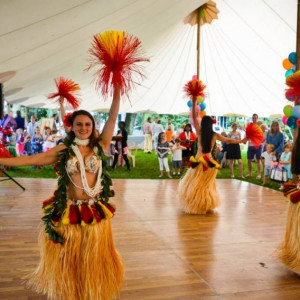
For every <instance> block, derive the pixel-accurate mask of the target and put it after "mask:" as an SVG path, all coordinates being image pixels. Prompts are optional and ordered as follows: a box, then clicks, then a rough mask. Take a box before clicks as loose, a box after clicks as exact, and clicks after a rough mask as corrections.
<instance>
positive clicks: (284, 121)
mask: <svg viewBox="0 0 300 300" xmlns="http://www.w3.org/2000/svg"><path fill="white" fill-rule="evenodd" d="M287 119H288V117H287V116H283V117H282V123H283V124H284V125H287V123H286V121H287Z"/></svg>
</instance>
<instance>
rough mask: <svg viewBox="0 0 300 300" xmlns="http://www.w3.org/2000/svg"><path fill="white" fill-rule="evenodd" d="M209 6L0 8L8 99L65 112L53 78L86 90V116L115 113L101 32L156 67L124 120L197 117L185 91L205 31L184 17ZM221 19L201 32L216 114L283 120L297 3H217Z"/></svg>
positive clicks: (1, 70)
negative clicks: (97, 64) (93, 58)
mask: <svg viewBox="0 0 300 300" xmlns="http://www.w3.org/2000/svg"><path fill="white" fill-rule="evenodd" d="M205 2H206V1H205V0H189V1H185V0H176V1H174V0H164V1H160V0H148V1H144V0H112V1H105V0H98V1H83V0H59V1H50V2H49V1H46V0H31V1H18V0H9V1H8V0H5V1H1V2H0V25H1V26H0V44H1V47H0V82H3V83H4V88H5V100H7V101H8V102H9V103H15V104H22V105H25V106H36V105H37V104H39V105H40V106H41V107H50V108H54V107H57V104H56V103H55V102H53V101H50V100H47V98H46V96H47V95H48V94H49V93H51V92H54V91H55V89H56V88H55V84H54V81H53V79H54V78H57V77H60V76H64V77H67V78H71V79H72V80H74V81H75V82H77V83H79V84H80V86H81V89H82V93H81V94H82V98H83V102H82V105H81V108H82V109H87V110H97V111H101V110H103V111H107V109H108V107H109V106H110V100H107V101H106V102H105V101H104V100H103V98H102V97H101V96H100V95H99V94H97V93H96V91H95V85H94V77H93V71H89V72H87V71H84V69H86V67H87V65H88V48H89V47H90V45H91V41H92V37H93V35H94V34H97V33H100V32H103V31H105V30H112V29H115V30H126V31H128V32H130V33H132V34H134V35H136V36H138V37H139V38H140V39H141V41H142V44H143V48H144V51H145V53H146V55H147V56H148V57H150V60H151V62H150V63H148V64H146V65H145V67H146V75H147V79H146V80H145V81H143V82H142V83H141V85H140V86H137V88H136V89H135V90H133V91H132V93H131V94H130V99H129V100H128V99H127V98H126V97H124V99H123V100H122V105H121V111H122V112H138V111H155V112H157V113H170V114H181V113H186V112H187V111H188V107H187V105H186V102H187V100H188V99H186V97H185V96H184V93H183V85H184V84H185V83H186V82H187V81H188V80H190V79H191V78H192V76H193V75H194V74H195V73H196V39H197V36H196V35H197V28H196V26H190V25H189V24H184V23H183V20H184V18H185V17H186V16H187V15H188V14H189V13H190V12H192V11H193V10H195V9H196V8H198V7H199V6H201V5H202V4H204V3H205ZM215 2H216V3H217V8H218V9H219V10H220V13H219V15H218V19H217V20H214V21H213V22H212V24H206V25H204V26H203V27H202V28H201V36H200V43H201V57H200V79H201V80H202V81H203V82H204V83H205V84H206V85H207V90H206V92H207V98H206V103H207V109H206V111H207V113H208V114H214V115H224V114H240V115H251V114H252V113H254V112H256V113H258V114H259V115H260V116H269V115H271V114H281V113H282V108H283V106H284V105H286V102H287V101H286V100H285V97H284V88H285V84H284V82H285V76H284V74H285V70H284V69H283V67H282V61H283V59H284V58H286V57H287V56H288V54H289V53H290V52H293V51H295V47H296V12H297V1H296V0H272V1H271V0H263V1H261V0H252V1H239V0H216V1H215Z"/></svg>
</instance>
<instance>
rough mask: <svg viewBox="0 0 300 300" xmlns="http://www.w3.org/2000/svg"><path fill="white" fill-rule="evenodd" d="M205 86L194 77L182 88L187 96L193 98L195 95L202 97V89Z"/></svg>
mask: <svg viewBox="0 0 300 300" xmlns="http://www.w3.org/2000/svg"><path fill="white" fill-rule="evenodd" d="M205 88H206V85H204V84H203V83H202V81H200V80H197V79H194V80H191V81H189V82H188V83H187V84H186V85H185V86H184V88H183V90H184V92H185V94H186V95H187V97H189V98H191V99H192V98H194V97H197V96H202V97H204V89H205Z"/></svg>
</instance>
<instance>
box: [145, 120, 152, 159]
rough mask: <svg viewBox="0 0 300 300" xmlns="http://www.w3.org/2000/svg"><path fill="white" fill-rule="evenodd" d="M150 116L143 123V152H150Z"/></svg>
mask: <svg viewBox="0 0 300 300" xmlns="http://www.w3.org/2000/svg"><path fill="white" fill-rule="evenodd" d="M151 122H152V118H151V117H149V118H148V119H147V122H146V123H145V124H144V125H143V133H144V135H145V143H144V152H145V153H149V154H150V153H151V151H152V135H153V132H152V125H151Z"/></svg>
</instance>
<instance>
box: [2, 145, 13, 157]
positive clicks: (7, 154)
mask: <svg viewBox="0 0 300 300" xmlns="http://www.w3.org/2000/svg"><path fill="white" fill-rule="evenodd" d="M0 157H1V158H10V157H12V156H11V154H10V152H9V151H8V150H7V149H6V148H5V147H4V145H3V144H0Z"/></svg>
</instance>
